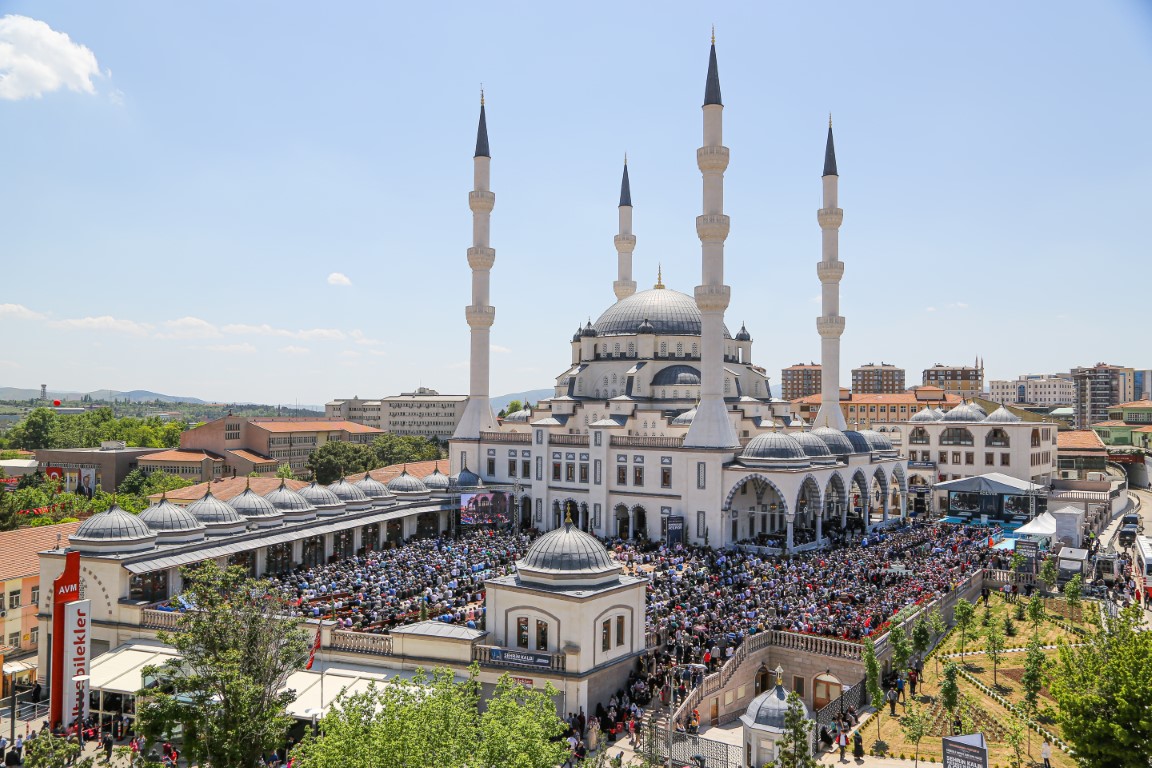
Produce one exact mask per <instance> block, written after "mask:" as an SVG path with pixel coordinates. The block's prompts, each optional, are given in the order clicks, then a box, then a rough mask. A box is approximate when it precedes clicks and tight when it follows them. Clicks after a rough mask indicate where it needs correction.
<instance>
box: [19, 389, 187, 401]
mask: <svg viewBox="0 0 1152 768" xmlns="http://www.w3.org/2000/svg"><path fill="white" fill-rule="evenodd" d="M84 395H88V396H89V397H91V398H92V399H93V400H129V401H131V402H133V403H144V402H151V401H153V400H159V401H161V402H163V403H193V404H197V405H199V404H203V403H205V402H207V401H205V400H201V399H200V398H198V397H184V396H181V395H163V394H160V393H159V392H149V391H148V390H146V389H133V390H131V391H129V392H120V391H119V390H115V389H97V390H95V391H92V392H60V391H54V390H48V399H49V400H79V399H80V398H81V397H83V396H84ZM39 397H40V388H39V387H37V388H36V389H22V388H20V387H0V400H34V399H36V398H39Z"/></svg>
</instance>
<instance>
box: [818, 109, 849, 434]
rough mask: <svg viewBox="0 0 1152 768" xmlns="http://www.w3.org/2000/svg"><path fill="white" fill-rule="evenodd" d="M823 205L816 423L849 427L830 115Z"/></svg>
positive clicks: (841, 214) (841, 264) (840, 215)
mask: <svg viewBox="0 0 1152 768" xmlns="http://www.w3.org/2000/svg"><path fill="white" fill-rule="evenodd" d="M823 182H824V206H823V207H822V208H821V209H820V210H819V211H817V212H816V219H817V221H819V222H820V234H821V239H822V243H821V251H822V252H821V258H820V263H819V264H817V265H816V274H817V275H819V277H820V294H821V300H820V307H821V315H820V317H818V318H816V330H817V331H819V332H820V411H819V413H817V414H816V419H815V421H813V422H812V426H814V427H832V428H833V429H847V424H845V422H844V411H843V410H841V408H840V336H841V335H842V334H843V333H844V318H843V317H841V316H840V278H842V277H843V276H844V262H842V261H840V259H839V253H840V224H841V222H843V221H844V211H842V210H840V209H839V208H837V207H836V206H837V202H838V201H837V189H836V187H837V185H838V184H839V182H840V177H839V175H838V174H837V173H836V147H835V146H834V145H833V144H832V116H831V115H829V116H828V145H827V146H826V147H825V149H824V178H823Z"/></svg>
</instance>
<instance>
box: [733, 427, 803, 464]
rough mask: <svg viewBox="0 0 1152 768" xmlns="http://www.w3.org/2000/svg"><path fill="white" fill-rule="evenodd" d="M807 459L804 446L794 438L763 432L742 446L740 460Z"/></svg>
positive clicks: (781, 433) (777, 433) (779, 433)
mask: <svg viewBox="0 0 1152 768" xmlns="http://www.w3.org/2000/svg"><path fill="white" fill-rule="evenodd" d="M807 458H808V453H807V452H806V451H805V450H804V446H802V445H800V443H799V442H797V441H796V438H794V437H792V436H791V435H788V434H785V433H783V432H765V433H764V434H762V435H756V437H754V438H752V440H751V441H749V443H748V445H746V446H744V451H743V452H742V453H741V454H740V459H741V460H744V459H791V460H801V461H803V460H804V459H807Z"/></svg>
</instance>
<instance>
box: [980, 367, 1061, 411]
mask: <svg viewBox="0 0 1152 768" xmlns="http://www.w3.org/2000/svg"><path fill="white" fill-rule="evenodd" d="M988 398H989V399H990V400H994V401H995V402H997V403H1004V404H1010V405H1036V406H1048V407H1053V408H1054V407H1057V406H1061V405H1072V403H1074V402H1076V385H1075V382H1073V381H1072V376H1071V375H1068V374H1065V375H1060V374H1048V373H1029V374H1025V375H1023V376H1018V377H1016V378H1015V379H1011V380H1006V379H997V380H995V381H989V382H988Z"/></svg>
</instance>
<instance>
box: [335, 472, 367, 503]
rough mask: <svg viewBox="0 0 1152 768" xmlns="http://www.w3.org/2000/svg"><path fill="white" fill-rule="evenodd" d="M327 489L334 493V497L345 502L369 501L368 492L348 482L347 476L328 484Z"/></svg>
mask: <svg viewBox="0 0 1152 768" xmlns="http://www.w3.org/2000/svg"><path fill="white" fill-rule="evenodd" d="M328 490H330V491H332V493H334V494H335V495H336V498H338V499H340V501H342V502H344V503H345V504H357V503H360V504H363V503H364V502H366V501H370V499H369V498H368V494H366V493H364V491H362V490H360V489H359V488H357V487H356V486H355V485H353V484H352V483H350V482H348V478H346V477H342V478H340V479H339V480H337V481H336V482H334V483H332V484H331V485H329V486H328Z"/></svg>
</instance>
